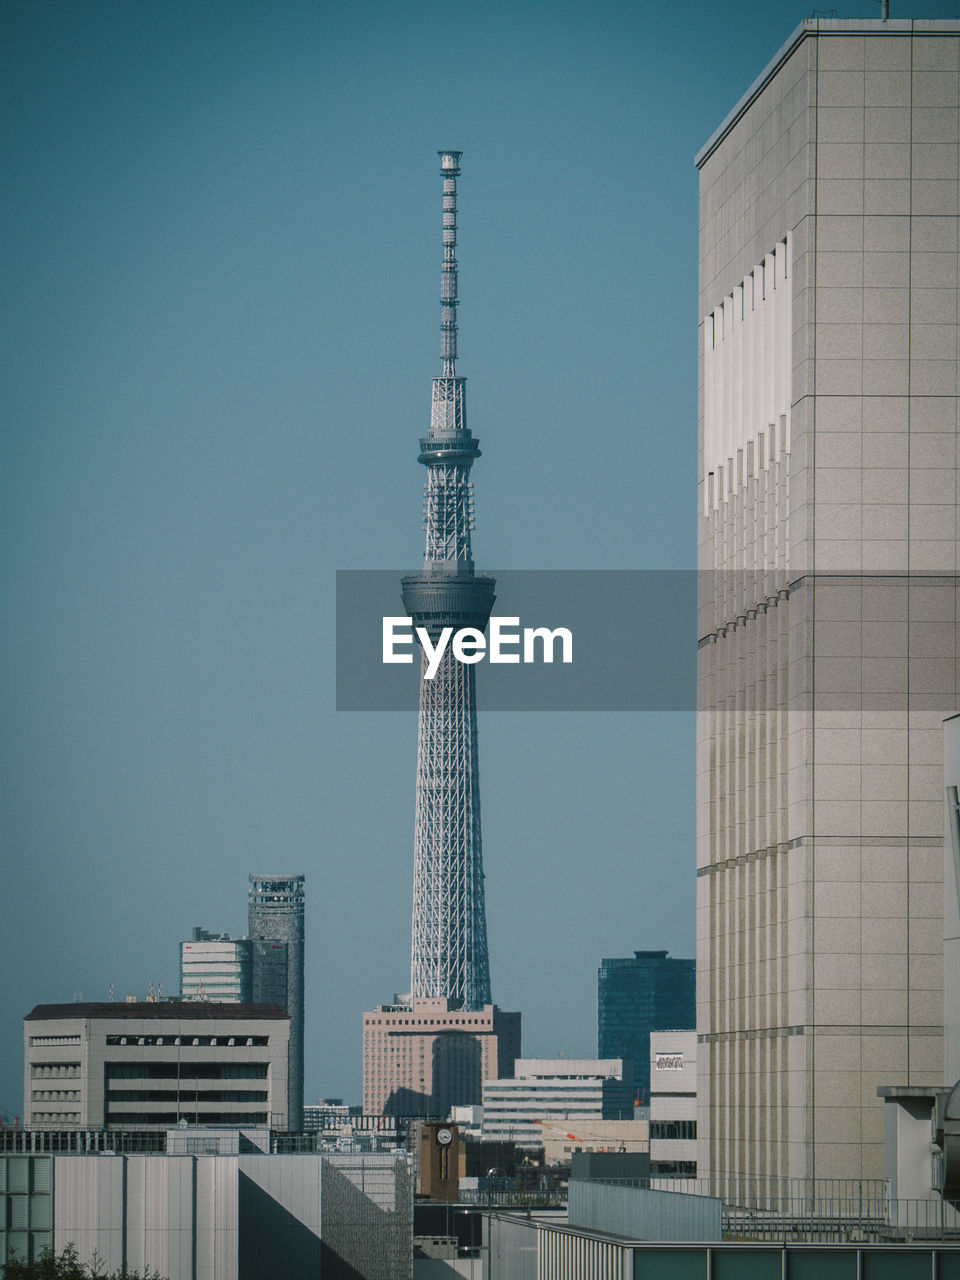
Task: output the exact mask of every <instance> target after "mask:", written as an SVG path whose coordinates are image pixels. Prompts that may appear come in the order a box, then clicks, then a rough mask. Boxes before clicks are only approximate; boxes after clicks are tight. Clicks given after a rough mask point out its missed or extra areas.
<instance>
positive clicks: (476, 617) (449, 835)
mask: <svg viewBox="0 0 960 1280" xmlns="http://www.w3.org/2000/svg"><path fill="white" fill-rule="evenodd" d="M439 155H440V172H441V176H442V178H443V268H442V273H441V277H440V278H441V289H440V317H441V323H440V332H441V360H442V366H441V373H440V376H439V377H438V378H434V379H433V399H432V404H431V410H430V427H429V430H428V431H427V434H426V435H425V436H424V437H422V438H421V440H420V457H419V459H418V461H420V462H421V463H423V465H424V466H425V467H426V468H427V478H426V484H425V487H424V488H425V498H424V527H425V529H426V534H427V539H426V552H425V555H424V562H423V572H422V573H419V574H415V575H411V576H409V577H405V578H404V579H403V604H404V608H405V609H406V611H407V613H408V614H409V615H410V617H411V618H412V619H413V625H414V626H415V627H424V628H426V630H427V632H428V633H429V635H430V638H431V641H432V642H433V643H436V640H437V637H438V635H439V633H440V631H441V629H442V628H443V627H453V628H454V630H458V629H459V628H461V627H476V628H477V629H478V630H480V631H482V630H483V629H484V628H485V627H486V625H487V621H488V619H489V617H490V610H491V609H492V608H493V602H494V599H495V596H494V588H495V586H496V582H495V580H494V579H493V578H492V577H490V576H489V575H487V574H478V573H475V572H474V567H473V555H472V553H471V550H470V531H471V529H472V528H473V493H472V485H471V483H470V468H471V467H472V466H473V462H474V459H476V458H478V457H479V456H480V449H479V447H478V443H477V440H476V439H475V438H474V436H473V435H472V434H471V433H470V430H469V428H468V427H467V389H466V379H465V378H461V377H458V376H457V372H456V362H457V304H458V297H457V178H458V177H459V175H460V156H461V155H462V152H460V151H441V152H440V153H439ZM451 648H452V646H451V645H448V646H447V649H446V651H445V653H444V656H443V659H442V662H441V664H440V667H439V669H438V670H437V672H436V674H435V676H434V678H433V679H432V680H428V679H425V678H424V673H425V670H426V659H425V657H424V656H423V654H422V653H421V662H420V716H419V725H418V738H417V801H416V820H415V832H414V871H413V936H412V947H411V961H410V992H411V996H412V998H413V999H414V1000H424V999H437V998H447V999H449V1001H450V1003H451V1006H452V1007H453V1008H462V1009H482V1008H483V1006H484V1005H485V1004H489V1003H490V964H489V960H488V956H487V921H486V914H485V910H484V900H483V863H482V858H481V853H480V783H479V771H478V767H477V695H476V679H475V668H474V666H473V665H472V664H466V663H461V662H458V661H457V660H456V659H455V658H454V656H453V654H452V653H451Z"/></svg>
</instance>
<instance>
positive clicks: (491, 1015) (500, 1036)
mask: <svg viewBox="0 0 960 1280" xmlns="http://www.w3.org/2000/svg"><path fill="white" fill-rule="evenodd" d="M519 1053H520V1015H519V1013H504V1012H503V1011H502V1010H501V1009H498V1008H497V1007H496V1005H491V1004H488V1005H485V1006H484V1007H483V1008H482V1009H461V1008H457V1007H455V1006H454V1005H453V1002H452V1001H450V1000H417V1001H415V1002H413V1003H409V1002H406V1001H402V1002H400V1003H395V1004H390V1005H381V1006H380V1007H379V1008H378V1009H375V1010H374V1011H373V1012H372V1013H365V1014H364V1015H363V1110H364V1112H365V1113H377V1112H379V1113H380V1114H382V1115H388V1116H433V1117H436V1118H437V1119H441V1120H442V1119H445V1118H446V1117H447V1116H449V1114H450V1110H451V1108H452V1107H462V1106H471V1105H474V1104H476V1103H477V1102H478V1101H479V1099H480V1098H481V1097H482V1095H483V1082H484V1080H492V1079H496V1077H497V1076H498V1075H502V1076H508V1075H511V1074H512V1073H513V1064H514V1062H515V1060H516V1058H517V1056H518V1055H519Z"/></svg>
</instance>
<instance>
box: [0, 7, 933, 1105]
mask: <svg viewBox="0 0 960 1280" xmlns="http://www.w3.org/2000/svg"><path fill="white" fill-rule="evenodd" d="M894 9H895V14H894V16H915V17H949V16H951V9H952V5H951V4H950V3H921V2H920V0H917V3H915V4H914V5H913V6H912V8H911V9H910V10H909V12H908V11H907V10H906V8H905V7H903V8H900V7H899V6H897V5H894ZM838 12H839V16H841V17H853V16H876V13H877V9H876V6H875V5H874V4H872V3H871V2H870V0H860V2H859V3H858V4H846V3H840V4H839V5H838ZM805 16H808V12H807V11H805V10H802V9H798V8H797V7H796V6H795V5H792V4H786V3H783V2H782V0H765V2H764V3H760V0H745V2H744V3H741V4H739V5H736V6H718V5H714V4H706V3H682V2H681V3H675V4H672V5H658V6H654V5H651V4H647V3H643V2H637V0H634V2H632V3H621V2H619V0H614V2H612V3H604V4H596V3H589V2H588V3H578V4H568V3H563V2H561V3H553V4H549V5H548V4H546V3H539V2H538V0H511V2H510V3H500V2H497V0H493V2H490V0H488V2H484V3H479V4H474V5H453V4H441V3H435V2H433V0H424V2H415V3H393V4H387V3H381V2H379V0H355V2H352V3H341V2H340V0H329V2H328V3H311V4H307V3H291V2H289V0H278V2H276V3H271V4H269V5H268V4H266V3H251V2H249V0H247V2H246V3H245V2H244V0H233V3H229V4H228V3H219V2H217V0H207V2H205V3H201V2H199V0H197V2H196V3H192V4H187V3H177V2H176V0H166V2H165V3H162V4H161V3H159V2H150V3H148V2H147V0H139V2H137V3H132V4H131V3H120V2H117V3H106V2H104V0H89V2H87V3H84V4H82V5H80V4H76V3H60V2H58V0H47V2H46V3H44V4H42V5H38V4H36V3H33V0H28V2H22V0H21V2H17V0H9V2H8V3H7V4H5V5H4V6H3V8H2V10H0V51H2V52H0V59H2V75H0V120H2V121H3V123H2V126H0V146H2V160H3V171H4V173H5V175H6V179H7V181H6V187H7V199H6V201H5V203H4V205H3V207H2V210H0V233H2V240H3V244H4V246H5V249H6V254H5V256H4V264H3V267H2V273H3V298H4V303H5V305H4V308H3V314H2V320H0V325H2V328H3V334H2V339H3V341H2V351H3V353H4V356H3V359H4V365H5V367H4V370H3V377H2V379H0V409H2V421H3V424H4V428H3V463H2V467H0V524H2V538H3V546H4V548H5V554H4V574H3V589H4V597H5V601H4V602H5V605H6V608H5V610H4V615H5V617H4V623H3V627H2V631H0V644H2V668H0V669H2V672H3V676H2V683H0V716H2V722H3V725H4V732H3V734H2V750H3V761H2V765H3V778H4V796H3V801H4V803H3V811H4V822H3V827H2V833H0V841H2V856H3V866H4V887H5V893H4V903H5V905H4V912H3V930H2V942H0V954H2V959H3V971H4V975H5V981H4V983H3V984H2V991H0V1109H2V1110H6V1111H8V1112H10V1113H12V1114H20V1111H21V1106H22V1065H21V1064H22V1056H21V1055H22V1048H21V1021H20V1020H21V1018H22V1016H23V1014H24V1013H26V1012H27V1011H28V1010H29V1009H30V1008H31V1007H32V1006H33V1005H34V1004H35V1003H38V1002H48V1001H60V1000H70V999H72V998H73V996H74V994H75V993H82V996H83V998H84V999H87V1000H91V999H106V998H107V995H108V990H109V985H110V983H111V981H113V982H114V983H115V990H116V994H117V996H118V997H122V995H123V994H126V993H127V992H130V993H134V992H136V993H140V994H145V993H146V991H147V987H148V984H149V982H150V981H151V980H152V981H154V982H155V983H159V982H162V983H163V987H164V991H165V992H167V993H172V992H174V991H175V990H176V988H177V944H178V941H179V940H180V939H181V938H184V937H187V936H189V931H190V929H191V927H192V926H193V925H195V924H203V925H204V926H206V927H207V928H211V929H217V930H221V929H222V930H230V931H232V932H235V933H242V932H243V931H244V930H245V926H246V887H247V877H248V874H249V873H250V872H253V871H258V872H274V871H279V872H284V871H303V872H305V873H306V875H307V895H308V899H307V900H308V934H307V957H308V958H307V1073H306V1096H307V1098H308V1099H311V1098H313V1097H316V1096H317V1095H319V1094H324V1095H335V1096H345V1097H347V1098H348V1099H350V1100H358V1099H359V1096H360V1031H361V1014H362V1012H363V1010H364V1009H368V1008H371V1007H373V1006H374V1005H375V1004H376V1003H379V1002H381V1001H383V1000H386V999H389V998H390V997H391V995H392V993H393V992H394V991H397V990H405V989H406V987H407V985H408V972H409V930H410V919H409V917H410V898H411V860H412V831H413V782H414V762H415V761H414V757H415V748H416V721H415V716H413V715H409V714H404V713H393V714H373V713H354V714H348V713H339V714H338V713H337V712H336V710H335V708H334V665H333V649H334V645H333V640H334V609H333V599H334V574H335V571H336V570H337V569H344V568H376V569H384V568H394V567H396V568H398V569H408V568H413V567H416V565H417V563H418V560H419V557H420V556H421V555H422V543H421V536H422V535H421V532H420V527H419V509H420V490H421V484H422V477H423V473H422V468H420V467H418V466H417V463H416V453H417V438H418V436H419V435H420V434H421V432H422V430H423V429H424V427H425V426H426V423H427V420H428V408H429V392H430V378H431V376H433V375H434V374H436V373H438V372H439V306H438V302H437V300H438V297H439V276H440V256H441V255H440V231H439V226H440V216H439V209H440V200H439V192H440V180H439V177H438V174H437V159H436V150H437V148H438V147H440V146H447V147H456V148H458V149H461V150H462V151H463V152H464V158H463V177H462V180H461V184H460V206H461V216H460V263H461V275H460V283H461V297H462V299H463V302H462V306H461V314H460V320H461V343H460V350H461V360H460V367H459V371H460V372H462V373H464V374H466V375H467V376H468V377H469V379H470V383H469V395H470V415H471V425H472V427H473V429H474V431H475V433H476V434H477V435H478V436H479V438H480V441H481V446H482V448H483V453H484V456H483V459H482V461H481V462H480V463H479V464H478V466H477V467H476V469H475V473H474V479H475V482H476V493H477V531H476V535H475V542H474V550H475V555H476V559H477V563H478V566H479V567H481V568H486V569H491V570H497V569H508V568H515V569H527V568H571V569H573V568H617V569H632V568H681V567H690V566H692V565H693V564H694V563H695V500H694V479H695V470H696V452H695V441H696V325H697V313H696V250H697V180H696V172H695V169H694V167H693V156H694V154H695V152H696V150H697V149H698V147H699V146H700V145H701V144H702V143H703V142H704V141H705V140H706V138H707V137H708V136H709V134H710V133H711V132H712V131H713V129H714V128H715V127H716V125H717V124H718V123H719V122H720V120H721V119H722V118H723V116H724V115H725V114H726V112H727V111H728V110H729V108H730V107H731V106H732V105H733V103H734V102H735V101H736V99H737V98H738V97H739V96H740V94H741V93H742V92H743V91H744V89H745V88H746V87H747V85H748V84H749V83H750V81H751V80H752V79H753V78H754V76H755V75H756V74H757V73H758V72H759V71H760V70H761V69H762V67H763V66H764V65H765V63H766V62H767V61H768V59H769V58H770V57H771V56H772V55H773V53H774V52H775V51H776V49H777V48H778V47H779V46H780V44H781V43H782V42H783V41H784V40H785V39H786V38H787V36H788V35H789V34H790V32H791V31H792V30H793V28H794V27H795V26H796V25H797V24H798V22H799V21H800V20H801V19H802V18H803V17H805ZM691 643H693V637H691ZM481 699H482V677H481ZM480 732H481V786H482V797H483V808H484V813H483V821H484V857H485V867H486V873H487V907H488V922H489V933H490V950H491V967H492V978H493V988H494V996H495V999H496V1000H497V1001H498V1003H500V1004H501V1005H502V1006H504V1007H507V1008H519V1009H521V1010H522V1011H523V1014H524V1050H525V1052H526V1053H527V1054H528V1055H539V1054H543V1055H553V1054H555V1053H557V1052H559V1051H563V1052H566V1053H568V1054H570V1055H590V1054H593V1053H595V1051H596V969H597V965H598V963H599V961H600V959H601V957H602V956H608V955H629V954H630V953H631V952H632V951H633V950H634V949H636V948H647V947H666V948H668V949H669V950H670V951H671V952H672V953H673V954H674V955H692V954H693V952H694V915H693V908H694V864H695V860H694V847H693V840H694V813H693V797H694V752H693V717H692V715H689V714H673V715H654V714H649V713H648V714H629V715H628V714H603V715H601V714H597V715H584V714H580V715H574V714H560V713H540V714H534V713H530V714H527V715H520V714H506V713H502V714H501V713H490V714H488V715H486V716H482V717H481V729H480Z"/></svg>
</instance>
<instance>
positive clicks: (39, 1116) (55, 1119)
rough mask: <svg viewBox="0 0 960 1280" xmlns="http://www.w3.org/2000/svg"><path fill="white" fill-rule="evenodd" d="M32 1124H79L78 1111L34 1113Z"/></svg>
mask: <svg viewBox="0 0 960 1280" xmlns="http://www.w3.org/2000/svg"><path fill="white" fill-rule="evenodd" d="M32 1123H33V1124H79V1123H80V1112H79V1111H34V1112H33V1113H32Z"/></svg>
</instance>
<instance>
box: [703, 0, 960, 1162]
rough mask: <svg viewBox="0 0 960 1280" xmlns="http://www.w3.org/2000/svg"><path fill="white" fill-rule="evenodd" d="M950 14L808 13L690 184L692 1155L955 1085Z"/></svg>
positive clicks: (843, 1151) (739, 1152) (956, 44)
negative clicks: (694, 211)
mask: <svg viewBox="0 0 960 1280" xmlns="http://www.w3.org/2000/svg"><path fill="white" fill-rule="evenodd" d="M958 122H960V23H957V22H921V21H919V20H918V21H886V22H883V21H879V20H877V21H874V20H870V21H866V20H864V21H859V20H857V21H846V20H836V19H834V20H820V21H817V20H810V21H807V22H805V23H803V25H802V26H801V27H799V28H798V29H797V31H795V32H794V34H793V36H792V37H791V38H790V40H789V41H788V42H787V44H786V45H784V47H783V48H782V49H781V50H780V52H779V53H778V54H777V55H776V57H775V58H774V60H773V61H772V62H771V64H770V65H769V66H768V67H767V69H766V70H765V71H764V72H763V73H762V74H761V76H760V77H759V79H758V80H757V81H756V82H755V84H754V85H753V86H752V87H751V88H750V89H749V91H748V92H747V94H746V95H745V97H744V98H743V99H742V100H741V102H740V103H739V104H738V105H737V106H736V108H735V109H734V110H733V112H732V113H731V114H730V116H729V117H728V118H727V119H726V120H725V121H724V123H723V124H722V125H721V127H720V128H719V130H718V131H717V132H716V134H714V136H713V137H712V138H711V139H710V141H709V142H708V143H707V144H706V146H705V147H704V148H703V150H702V151H701V153H700V155H699V156H698V157H697V165H698V168H699V170H700V304H699V313H700V319H701V323H700V407H699V418H700V422H699V520H700V535H699V538H700V542H699V565H700V569H701V570H703V571H706V572H702V573H701V598H700V624H699V631H700V649H699V682H700V691H699V716H698V724H699V728H698V858H697V862H698V898H697V908H698V931H697V933H698V941H697V988H698V991H697V1002H698V1010H697V1031H698V1038H699V1044H698V1077H699V1086H698V1124H697V1134H698V1168H699V1172H700V1174H701V1176H704V1175H708V1174H711V1173H717V1174H723V1175H727V1176H733V1177H741V1176H751V1177H770V1178H787V1177H789V1178H861V1177H876V1178H882V1177H883V1173H884V1154H883V1145H884V1143H883V1138H884V1135H883V1108H882V1103H881V1102H880V1100H879V1099H878V1097H877V1087H878V1086H880V1085H895V1084H904V1085H907V1084H909V1085H916V1086H929V1085H934V1084H940V1083H941V1082H942V1077H943V836H944V830H943V808H944V806H943V772H942V769H943V766H942V729H941V723H940V722H941V720H942V718H943V717H944V716H945V715H949V714H951V713H953V712H954V711H955V710H956V708H957V649H956V636H957V591H956V576H955V575H956V570H957V554H956V547H957V542H956V538H957V487H956V485H957V455H956V449H957V390H958V387H957V335H958V328H957V320H958V315H957V296H958V295H957V265H958V217H957V214H958V203H957V202H958Z"/></svg>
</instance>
